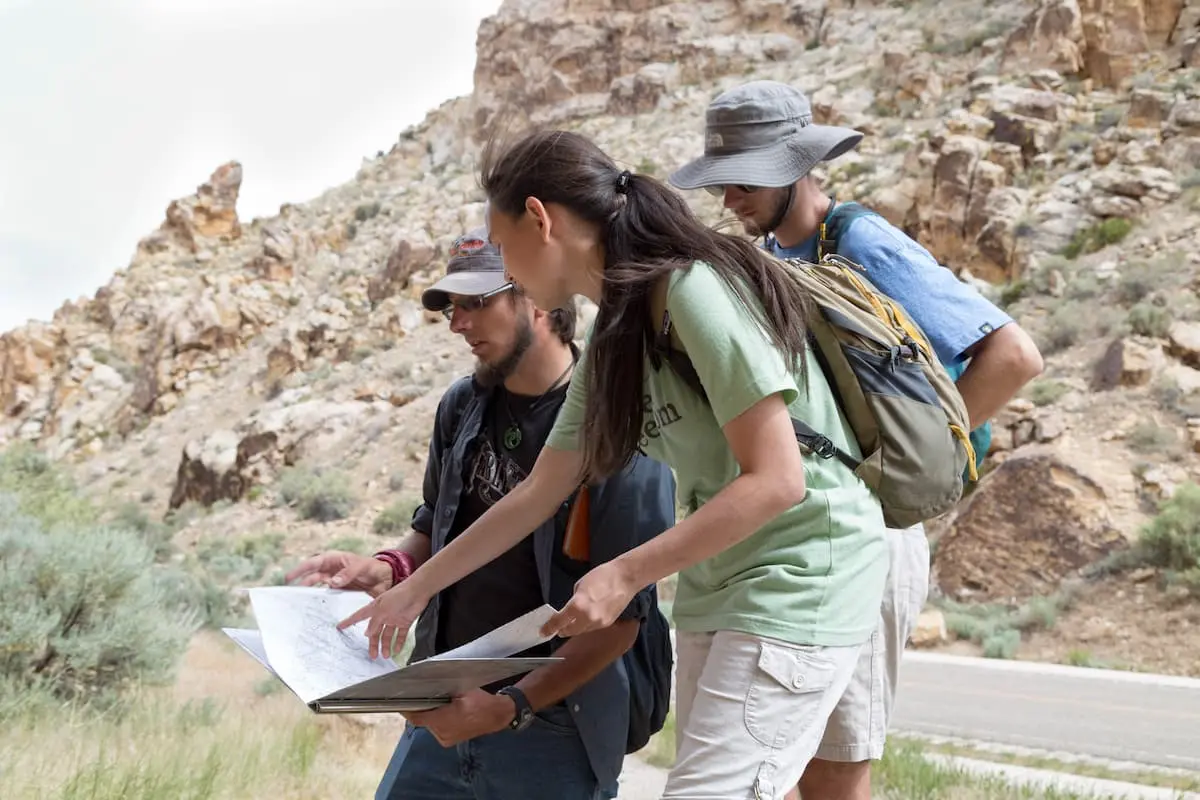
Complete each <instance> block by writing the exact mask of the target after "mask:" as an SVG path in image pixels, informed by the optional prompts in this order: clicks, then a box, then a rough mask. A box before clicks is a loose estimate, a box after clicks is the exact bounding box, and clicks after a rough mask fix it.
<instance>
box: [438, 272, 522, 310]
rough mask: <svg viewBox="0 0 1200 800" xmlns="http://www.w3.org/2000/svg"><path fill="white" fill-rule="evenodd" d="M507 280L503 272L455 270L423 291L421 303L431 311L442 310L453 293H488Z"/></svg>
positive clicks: (448, 302) (448, 303)
mask: <svg viewBox="0 0 1200 800" xmlns="http://www.w3.org/2000/svg"><path fill="white" fill-rule="evenodd" d="M507 282H508V281H507V280H506V279H505V277H504V273H503V272H455V273H453V274H450V275H447V276H445V277H444V278H442V279H441V280H440V281H438V282H437V283H435V284H433V285H432V286H430V287H429V288H428V289H426V290H425V291H423V292H421V305H423V306H425V308H426V309H428V310H429V311H441V310H442V309H443V308H445V307H446V306H448V305H450V295H452V294H462V295H480V294H487V293H488V292H491V291H495V290H496V289H499V288H500V287H501V286H503V285H504V284H505V283H507Z"/></svg>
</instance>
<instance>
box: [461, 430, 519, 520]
mask: <svg viewBox="0 0 1200 800" xmlns="http://www.w3.org/2000/svg"><path fill="white" fill-rule="evenodd" d="M526 477H528V473H527V472H525V470H523V469H521V465H520V464H518V463H517V462H516V461H514V460H513V459H511V458H509V457H508V456H507V455H505V454H504V453H503V452H499V453H497V452H496V448H495V447H494V446H493V444H492V437H490V436H488V437H484V439H483V441H482V442H480V443H479V451H478V453H476V455H475V460H474V461H473V462H472V464H471V470H470V472H469V473H468V474H467V492H468V493H469V494H471V495H472V496H473V497H476V498H478V499H479V501H480V502H481V503H482V504H483V505H484V506H486V507H487V508H491V507H492V506H494V505H495V504H496V503H497V501H499V500H500V498H501V497H504V495H506V494H508V493H509V492H511V491H512V490H513V489H515V488H516V487H517V484H519V483H520V482H521V481H523V480H525V478H526Z"/></svg>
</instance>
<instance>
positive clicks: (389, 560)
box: [374, 550, 417, 586]
mask: <svg viewBox="0 0 1200 800" xmlns="http://www.w3.org/2000/svg"><path fill="white" fill-rule="evenodd" d="M374 557H375V558H376V559H378V560H380V561H382V562H383V563H385V564H387V565H388V566H389V567H391V568H392V586H395V585H396V584H398V583H400V581H402V580H404V579H405V578H407V577H408V576H409V575H412V574H413V572H414V571H415V570H416V568H417V564H416V562H415V561H414V560H413V557H412V556H410V555H409V554H408V553H406V552H404V551H403V550H380V551H379V552H378V553H376V554H375V556H374Z"/></svg>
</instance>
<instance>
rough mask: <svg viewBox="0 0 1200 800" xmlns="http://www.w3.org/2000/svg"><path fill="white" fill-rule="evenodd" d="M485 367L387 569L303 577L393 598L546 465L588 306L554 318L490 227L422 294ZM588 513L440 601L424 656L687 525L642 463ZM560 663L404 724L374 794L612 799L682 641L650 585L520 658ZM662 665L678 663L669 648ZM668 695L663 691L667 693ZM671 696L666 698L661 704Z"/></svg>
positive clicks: (450, 394)
mask: <svg viewBox="0 0 1200 800" xmlns="http://www.w3.org/2000/svg"><path fill="white" fill-rule="evenodd" d="M421 302H422V304H423V305H424V306H425V308H427V309H429V310H431V311H440V312H442V313H443V314H444V315H445V316H446V319H447V320H448V321H449V323H450V330H451V331H452V332H453V333H456V334H458V335H459V336H461V337H462V338H463V339H464V340H465V342H466V344H467V345H469V346H470V348H471V352H472V353H473V354H474V355H475V357H476V359H477V361H476V366H475V370H474V374H472V375H466V376H463V377H462V378H459V379H458V380H457V381H455V382H454V383H453V384H451V386H450V387H449V389H447V390H446V393H445V394H444V395H443V396H442V398H441V400H440V401H439V403H438V408H437V412H436V414H435V415H434V420H433V431H432V435H431V437H430V442H429V459H428V461H427V462H426V465H425V482H424V487H423V491H422V502H421V504H420V505H419V506H417V508H416V510H415V511H414V512H413V518H412V530H411V531H409V533H408V534H407V535H406V536H405V537H404V538H402V539H401V540H400V542H399V543H398V544H397V545H396V547H395V548H394V549H389V550H382V551H380V552H379V553H376V554H375V556H374V557H373V558H371V557H366V556H359V555H355V554H353V553H347V552H342V551H331V552H327V553H323V554H321V555H317V556H313V557H312V558H310V559H307V560H306V561H305V562H304V563H302V564H300V565H299V566H297V567H296V568H295V569H293V570H292V571H291V572H290V573H288V575H287V579H288V581H289V582H291V581H301V582H303V583H305V584H307V585H312V584H315V583H329V584H331V585H333V586H335V587H338V588H345V589H360V590H363V591H366V592H367V593H369V594H371V595H372V596H375V597H377V596H379V595H380V594H382V593H383V592H385V591H386V590H388V589H390V588H391V587H392V586H393V585H395V583H396V582H398V581H401V580H404V579H405V578H406V577H407V576H408V575H409V574H411V573H412V571H413V570H415V569H416V568H417V567H419V566H420V565H421V564H422V563H424V562H425V561H426V560H427V559H429V558H431V557H432V554H433V553H436V552H437V551H438V550H439V549H441V548H442V547H444V546H445V545H446V544H447V543H448V542H450V541H451V540H453V539H454V538H455V537H456V536H458V535H459V534H460V533H462V531H463V530H465V529H466V528H467V526H468V525H470V524H471V523H473V522H474V521H475V520H476V519H478V518H479V517H480V516H481V515H482V514H483V513H484V511H486V510H487V509H488V508H489V507H490V506H491V505H493V504H494V503H495V502H497V501H498V500H499V499H500V497H502V496H503V495H504V494H506V493H507V492H509V491H511V490H512V489H513V487H514V486H516V485H517V484H518V483H519V482H520V481H522V480H523V479H524V478H525V476H526V475H528V474H529V472H530V470H531V469H532V467H533V462H534V461H535V460H536V459H537V456H538V453H539V452H541V449H542V446H543V445H544V444H545V440H546V437H547V435H549V433H550V428H551V427H552V426H553V424H554V420H555V417H556V416H557V415H558V409H559V407H560V406H561V405H562V402H563V399H564V398H565V396H566V392H567V386H568V385H569V383H570V378H571V374H572V372H573V367H574V363H575V360H576V359H577V358H578V355H579V353H578V350H577V349H576V348H575V345H574V343H573V341H572V340H573V335H574V331H575V311H574V308H573V307H572V308H564V309H556V310H554V311H550V312H546V311H543V310H541V309H538V308H536V307H534V305H533V304H532V303H531V302H530V301H529V300H528V299H527V298H526V297H525V296H524V295H523V294H521V293H520V291H519V290H518V289H517V288H516V287H515V286H514V285H513V284H512V283H511V282H509V281H508V280H507V278H506V277H505V274H504V266H503V262H502V260H501V258H500V253H499V251H498V250H497V249H496V248H495V247H493V246H492V245H490V244H488V242H487V234H486V232H485V231H482V230H476V231H472V232H470V233H468V234H466V235H464V236H462V237H459V239H457V240H456V241H455V242H454V245H453V246H452V248H451V252H450V260H449V263H448V264H447V268H446V275H445V276H444V277H443V278H442V279H441V280H439V281H438V282H437V283H435V284H434V285H433V286H430V287H429V288H428V289H426V290H425V292H424V293H423V294H422V297H421ZM587 491H588V494H587V496H586V497H587V500H586V502H584V503H581V504H580V506H579V508H580V509H581V511H580V518H584V519H586V520H587V522H586V523H584V524H583V525H581V526H578V527H575V528H572V532H573V534H574V532H576V531H579V530H587V529H589V528H590V527H594V528H595V530H592V531H590V535H586V534H584V535H580V536H575V535H572V537H571V542H572V543H571V546H568V543H567V541H566V533H567V529H568V523H569V521H570V520H571V519H572V518H573V517H572V515H571V512H572V511H573V510H575V505H574V501H571V502H570V503H569V504H564V506H563V507H562V508H561V509H559V511H558V512H557V513H556V514H555V515H554V516H552V517H551V518H550V519H548V520H546V522H544V523H543V524H542V525H541V526H539V527H538V528H537V529H536V530H534V531H533V532H532V535H530V536H528V537H526V538H525V539H524V540H523V541H522V542H521V543H520V544H518V545H516V546H514V547H513V548H512V549H510V550H509V551H507V552H506V553H505V554H503V555H501V556H500V557H498V558H497V559H495V560H494V561H491V562H489V563H488V564H486V565H484V566H483V567H480V568H479V569H478V570H476V571H475V572H474V573H472V574H471V575H468V576H467V577H466V578H464V579H463V580H461V581H459V582H458V583H456V584H455V585H454V586H451V587H450V588H449V589H447V590H446V591H444V592H441V593H440V594H439V595H437V596H436V597H435V598H434V599H433V600H432V602H430V604H429V605H428V607H427V608H426V609H425V611H424V612H423V613H422V614H421V616H420V618H419V619H418V620H417V623H416V625H415V626H414V646H413V651H412V656H411V660H413V661H417V660H421V659H425V658H428V657H429V656H433V655H436V654H438V653H442V652H445V651H447V650H450V649H452V648H455V647H458V646H460V645H463V644H466V643H467V642H469V641H471V640H473V639H475V638H477V637H479V636H482V635H483V634H486V633H488V632H490V631H492V630H494V629H495V628H498V627H500V626H501V625H503V624H505V623H507V622H509V621H511V620H513V619H516V618H517V617H519V616H520V615H522V614H524V613H526V612H528V611H532V610H533V609H535V608H538V607H539V606H541V605H542V604H543V603H549V604H551V605H553V606H554V607H555V608H561V607H562V606H563V605H565V604H566V602H567V601H568V600H570V599H571V596H572V593H573V591H574V587H575V583H576V581H578V580H579V579H580V578H582V577H583V576H584V575H585V574H586V573H587V572H588V571H589V570H590V569H591V568H592V567H593V566H595V565H597V564H599V563H601V562H603V561H607V560H609V559H612V558H615V557H616V556H618V555H620V554H621V553H623V552H625V551H626V550H630V549H632V548H633V547H636V546H637V545H639V544H641V543H642V542H644V541H647V540H649V539H651V538H653V537H654V536H657V535H658V534H659V533H661V532H662V531H663V530H665V529H667V528H669V527H671V525H673V524H674V522H675V483H674V478H673V477H672V475H671V471H670V470H669V469H668V468H667V467H665V466H664V465H662V464H659V463H658V462H656V461H652V460H650V459H648V458H642V457H635V458H634V459H633V461H632V462H631V463H630V464H629V465H628V466H626V467H625V468H624V469H623V470H621V471H619V472H617V473H615V474H614V475H612V476H610V477H609V478H607V479H606V480H604V481H601V482H598V483H595V484H591V485H589V486H588V489H587ZM551 653H553V654H554V655H556V656H560V657H561V658H562V659H563V660H562V661H561V662H559V663H557V664H552V665H549V666H546V667H542V668H540V669H537V670H535V671H533V672H530V673H528V674H526V675H523V676H517V677H514V678H512V679H510V680H504V681H500V682H498V683H496V684H492V685H490V686H486V687H484V688H482V689H478V690H475V691H472V692H468V693H466V694H465V695H463V696H461V697H457V698H455V699H454V701H453V702H452V703H450V704H449V705H446V706H443V707H441V708H438V709H435V710H432V711H425V712H418V713H409V714H406V715H405V716H406V718H407V721H408V724H407V725H406V726H405V729H404V733H403V734H402V736H401V737H400V742H399V744H398V745H397V746H396V749H395V752H394V754H393V755H392V758H391V761H390V763H389V764H388V766H387V769H386V771H385V772H384V775H383V779H382V780H381V781H380V784H379V787H378V789H377V790H376V794H375V797H376V800H398V798H404V799H405V800H598V798H601V797H607V798H611V797H615V796H616V791H617V783H618V775H619V774H620V771H621V767H622V764H623V760H624V756H625V754H626V751H627V750H628V749H630V745H629V742H630V739H631V736H632V738H633V741H634V743H635V745H634V746H635V747H636V746H637V743H638V742H639V741H640V739H641V738H643V737H644V734H645V732H646V729H647V728H648V727H653V723H652V722H650V721H649V720H647V719H646V715H647V714H648V713H650V712H649V707H650V705H651V702H650V700H649V699H648V698H647V696H646V694H645V693H644V692H643V693H642V694H640V695H638V697H637V699H636V701H634V700H631V693H633V692H635V691H638V690H641V689H642V688H643V687H644V686H645V685H646V684H645V681H646V680H647V679H648V678H649V676H648V674H647V673H648V672H653V673H656V674H661V675H663V676H664V677H663V680H662V685H663V687H669V682H670V674H671V663H670V658H669V654H670V630H669V627H668V625H667V621H666V619H665V618H664V617H663V616H662V613H661V612H660V611H659V609H658V600H657V593H656V589H655V587H654V586H653V585H651V586H647V587H645V588H644V589H643V590H642V591H641V592H639V593H638V594H637V595H635V596H634V598H633V601H632V602H631V603H630V604H629V606H628V607H627V608H626V609H625V611H624V612H623V613H622V614H621V615H620V617H618V619H617V621H616V622H615V623H614V624H613V625H611V626H609V627H608V628H605V629H602V630H597V631H593V632H591V633H587V634H584V635H582V636H576V637H571V638H570V639H556V640H553V641H551V642H548V643H546V644H545V645H541V646H539V647H536V648H534V649H533V650H530V651H526V652H524V653H521V654H520V655H528V656H534V655H549V654H551ZM662 654H666V655H662ZM663 694H664V695H665V692H663ZM667 702H669V697H664V700H663V702H662V706H663V708H662V711H663V713H665V705H666V703H667Z"/></svg>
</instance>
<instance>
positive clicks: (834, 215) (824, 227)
mask: <svg viewBox="0 0 1200 800" xmlns="http://www.w3.org/2000/svg"><path fill="white" fill-rule="evenodd" d="M833 203H834V206H833V208H832V209H831V210H830V211H829V214H828V215H826V217H825V221H824V222H822V223H821V230H820V238H819V239H818V240H817V260H818V261H820V260H821V259H822V258H824V257H825V256H826V255H827V254H829V253H836V252H838V242H839V241H841V238H842V234H843V233H845V232H846V229H847V228H849V227H850V223H851V222H853V221H854V220H856V219H858V218H859V217H865V216H867V215H868V214H874V213H876V212H874V211H872V210H871V209H869V208H867V207H866V206H864V205H862V204H861V203H855V202H849V203H842V204H841V205H837V199H836V198H833Z"/></svg>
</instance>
